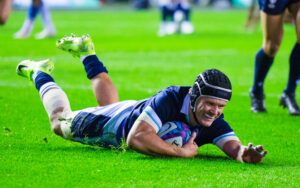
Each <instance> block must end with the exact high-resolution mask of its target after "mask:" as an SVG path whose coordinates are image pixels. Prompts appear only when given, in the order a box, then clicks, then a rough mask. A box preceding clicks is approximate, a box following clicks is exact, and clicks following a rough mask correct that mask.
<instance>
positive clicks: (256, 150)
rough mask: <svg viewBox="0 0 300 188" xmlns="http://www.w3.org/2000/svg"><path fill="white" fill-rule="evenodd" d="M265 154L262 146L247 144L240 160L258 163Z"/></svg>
mask: <svg viewBox="0 0 300 188" xmlns="http://www.w3.org/2000/svg"><path fill="white" fill-rule="evenodd" d="M266 154H267V151H266V150H265V149H264V147H263V146H262V145H258V146H253V144H252V143H249V144H248V146H247V147H246V148H245V151H244V154H243V156H242V158H243V161H244V162H246V163H259V162H261V161H262V159H263V158H264V157H265V156H266Z"/></svg>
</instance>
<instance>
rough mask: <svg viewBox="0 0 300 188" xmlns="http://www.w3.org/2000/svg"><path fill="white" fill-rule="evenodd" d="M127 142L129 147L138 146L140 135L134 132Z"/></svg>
mask: <svg viewBox="0 0 300 188" xmlns="http://www.w3.org/2000/svg"><path fill="white" fill-rule="evenodd" d="M126 143H127V145H128V147H129V148H131V149H134V148H136V145H137V143H138V137H137V136H136V133H132V134H130V135H128V137H127V141H126Z"/></svg>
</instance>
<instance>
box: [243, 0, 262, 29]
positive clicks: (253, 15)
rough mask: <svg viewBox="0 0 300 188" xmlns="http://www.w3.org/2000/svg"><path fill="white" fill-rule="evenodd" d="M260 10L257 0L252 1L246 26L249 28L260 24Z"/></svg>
mask: <svg viewBox="0 0 300 188" xmlns="http://www.w3.org/2000/svg"><path fill="white" fill-rule="evenodd" d="M259 15H260V12H259V8H258V4H257V1H256V0H252V1H251V5H250V7H249V10H248V17H247V20H246V24H245V27H246V29H249V28H251V27H253V28H255V27H256V26H257V25H258V22H259V18H260V16H259Z"/></svg>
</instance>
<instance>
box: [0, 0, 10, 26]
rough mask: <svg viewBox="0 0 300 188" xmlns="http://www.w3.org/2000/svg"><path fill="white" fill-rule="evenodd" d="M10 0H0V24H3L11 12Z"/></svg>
mask: <svg viewBox="0 0 300 188" xmlns="http://www.w3.org/2000/svg"><path fill="white" fill-rule="evenodd" d="M11 4H12V0H0V25H4V24H5V23H6V21H7V19H8V17H9V14H10V12H11Z"/></svg>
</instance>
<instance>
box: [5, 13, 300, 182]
mask: <svg viewBox="0 0 300 188" xmlns="http://www.w3.org/2000/svg"><path fill="white" fill-rule="evenodd" d="M25 15H26V13H25V12H13V13H12V15H11V17H10V19H9V21H8V23H7V24H6V25H5V26H3V27H1V28H0V68H1V69H0V185H1V187H300V179H299V175H300V157H299V156H300V148H299V146H300V139H299V137H300V118H299V117H298V118H297V117H291V116H289V115H288V114H287V111H286V110H283V109H282V108H280V107H279V106H278V104H279V96H280V94H281V92H282V90H283V89H284V87H285V83H286V81H287V72H288V58H289V53H290V49H291V48H292V46H293V44H294V41H295V31H294V27H293V26H285V35H284V38H283V44H282V46H281V49H280V52H279V54H278V56H277V57H276V60H275V63H274V66H273V67H272V69H271V71H270V74H269V76H268V78H267V79H266V83H265V90H266V93H267V100H266V104H267V108H268V113H267V114H264V115H261V114H252V113H251V112H250V107H249V103H250V101H249V97H248V91H249V88H250V86H251V83H252V79H253V64H254V61H253V59H254V56H255V53H256V51H257V50H258V48H260V46H261V40H262V39H261V30H260V29H259V28H258V29H257V30H255V31H253V32H246V31H245V30H244V27H243V26H244V22H245V18H246V12H245V11H241V10H239V11H224V12H216V11H209V10H195V11H194V13H193V22H194V24H195V29H196V32H195V33H194V34H193V35H190V36H181V35H175V36H168V37H165V38H160V37H157V35H156V33H157V30H158V25H159V14H158V12H157V11H156V10H151V11H140V12H135V11H131V10H125V11H124V10H123V11H116V10H103V11H101V10H100V11H90V12H88V11H70V12H64V11H53V19H54V21H55V25H56V27H57V30H58V36H57V38H54V39H46V40H35V39H34V38H33V37H31V38H29V39H25V40H14V39H13V38H12V35H13V33H14V32H16V31H17V30H18V29H19V27H20V26H21V25H22V22H23V19H24V16H25ZM36 23H37V24H36V27H35V29H34V33H36V32H38V31H40V30H41V28H42V25H41V23H40V20H38V21H37V22H36ZM70 33H76V34H86V33H89V34H90V35H91V36H92V37H93V40H94V42H95V45H96V51H97V54H98V55H99V57H100V58H101V60H102V61H103V62H104V63H105V65H106V66H107V68H108V69H109V71H110V76H111V77H112V79H113V81H114V82H115V84H116V86H117V88H118V90H119V92H120V98H121V100H124V99H143V98H145V97H148V96H150V95H152V94H154V93H155V92H156V91H158V90H160V89H163V88H165V87H167V86H169V85H191V84H192V83H193V81H194V79H195V77H196V75H197V74H198V73H200V72H202V71H203V70H205V69H207V68H218V69H220V70H222V71H224V72H225V73H226V74H227V75H229V77H230V79H231V80H232V84H233V98H232V101H231V102H230V103H229V104H228V107H227V108H226V109H225V117H226V120H227V121H228V122H229V123H230V124H231V126H232V128H233V129H234V130H235V133H236V134H237V135H238V136H239V138H240V139H241V141H242V142H243V143H244V144H247V143H248V142H253V143H254V144H263V145H264V146H265V148H266V149H267V150H268V152H269V154H268V155H267V156H266V158H265V160H264V161H263V163H261V164H257V165H251V164H240V163H238V162H235V161H233V160H230V159H229V158H228V157H226V156H225V154H223V153H222V152H221V151H220V150H219V149H218V148H216V147H215V146H212V145H211V146H204V147H201V148H200V149H199V156H197V157H195V158H193V159H177V158H157V157H151V156H145V155H142V154H139V153H136V152H133V151H125V152H121V151H116V150H108V149H102V148H95V147H90V146H84V145H81V144H78V143H72V142H69V141H65V140H63V139H61V138H59V137H57V136H55V135H54V134H53V133H51V131H50V126H49V122H48V119H47V115H46V113H45V111H44V109H43V106H42V103H41V101H40V98H39V95H38V93H37V91H36V90H35V88H34V87H33V84H32V83H30V82H28V81H27V80H26V79H23V78H21V77H18V76H17V75H16V74H15V67H16V65H17V63H18V62H19V61H21V60H23V59H28V58H29V59H34V60H38V59H43V58H51V59H52V60H53V61H54V62H55V63H56V64H55V70H54V73H53V76H54V78H55V80H56V82H57V83H58V84H59V85H60V86H61V87H62V88H63V89H64V90H65V92H66V93H67V94H68V96H69V99H70V102H71V106H72V108H73V109H74V110H78V109H82V108H85V107H91V106H96V105H97V104H96V100H95V99H94V97H93V93H92V90H91V88H90V83H89V81H88V80H87V79H86V76H85V73H84V70H83V66H82V65H81V63H80V62H79V60H77V59H76V58H73V57H72V56H71V55H69V54H66V53H65V52H62V51H60V50H58V49H56V48H55V41H56V40H57V39H58V38H59V37H62V36H64V35H65V34H70ZM297 92H298V93H297V94H298V101H299V96H300V95H299V89H298V91H297Z"/></svg>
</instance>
